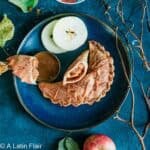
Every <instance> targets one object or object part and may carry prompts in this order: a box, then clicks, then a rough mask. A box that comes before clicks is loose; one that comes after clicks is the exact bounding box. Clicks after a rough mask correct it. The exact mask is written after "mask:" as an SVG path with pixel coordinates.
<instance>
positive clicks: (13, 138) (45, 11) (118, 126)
mask: <svg viewBox="0 0 150 150" xmlns="http://www.w3.org/2000/svg"><path fill="white" fill-rule="evenodd" d="M125 4H126V6H125V8H126V9H125V12H126V13H125V15H126V16H130V19H131V20H132V21H133V22H134V23H135V25H136V26H135V31H136V32H137V33H138V32H139V29H140V22H139V21H138V19H137V18H139V17H138V16H139V15H140V9H138V8H137V7H136V5H137V1H136V0H129V1H127V0H125ZM112 5H114V4H113V3H112ZM37 8H40V9H41V11H42V13H41V14H40V15H39V16H37V14H36V11H35V10H33V12H32V13H28V14H24V13H22V12H21V11H20V10H19V9H18V8H17V7H15V6H14V5H12V4H10V3H8V1H7V0H0V16H1V17H2V16H3V14H4V13H6V14H7V15H8V17H10V18H11V19H12V20H13V22H14V24H15V26H16V32H15V38H14V39H13V40H12V41H10V42H9V43H8V44H7V45H6V48H7V49H8V52H9V54H11V55H13V54H15V53H16V51H17V48H18V46H19V44H20V42H21V41H22V39H23V38H24V37H25V35H26V34H27V33H28V32H29V31H30V30H31V29H32V27H34V26H35V25H36V24H37V23H39V22H40V21H42V20H43V19H45V18H47V17H50V16H52V15H54V14H56V13H64V12H80V13H85V14H89V15H92V16H96V17H98V18H100V19H101V20H103V21H105V22H107V20H106V18H105V16H104V15H103V9H102V7H101V5H100V4H98V3H97V2H96V0H86V1H85V2H84V3H82V4H79V5H76V6H67V5H62V4H59V3H57V2H56V1H55V0H45V1H42V0H40V2H39V4H38V6H37ZM135 8H136V9H135ZM134 9H135V10H134ZM112 15H115V12H114V14H112ZM130 40H131V41H132V40H133V39H132V38H131V39H130ZM143 41H144V49H145V53H146V55H147V56H148V59H149V60H150V33H149V32H148V30H147V28H146V26H145V28H144V38H143ZM6 57H7V56H6V55H5V54H4V53H3V51H0V59H1V60H2V59H5V58H6ZM134 58H135V64H134V65H135V66H134V67H135V72H134V73H135V74H136V75H137V76H138V78H139V79H140V80H142V81H143V83H144V87H145V88H147V87H148V86H149V85H150V74H149V73H148V72H146V71H144V70H143V68H142V63H141V61H140V59H139V57H138V55H137V54H136V53H135V54H134ZM132 84H133V87H134V92H135V100H136V105H135V122H136V126H137V128H138V129H139V130H140V131H142V129H143V126H144V124H145V123H146V122H147V120H148V119H149V116H148V112H147V109H146V105H145V102H144V99H143V97H142V93H141V91H140V88H139V86H138V84H137V82H136V80H133V82H132ZM130 108H131V100H130V96H128V98H127V99H126V101H125V104H124V106H123V108H122V111H121V115H122V116H124V117H125V118H128V117H129V113H130ZM93 133H103V134H106V135H108V136H110V137H111V138H112V139H113V140H114V141H115V143H116V146H117V149H118V150H133V149H135V150H140V149H141V148H140V144H139V142H138V139H137V137H136V136H135V134H134V133H133V131H132V130H131V129H130V128H129V127H128V126H127V125H126V124H123V123H122V122H118V121H116V120H113V119H112V117H111V118H110V119H108V120H107V121H105V122H104V123H102V124H100V125H99V126H97V127H95V128H92V129H90V130H87V131H84V132H80V133H74V134H71V133H65V132H60V131H56V130H52V129H49V128H47V127H45V126H43V125H41V124H40V123H38V122H36V121H35V120H34V119H32V118H31V117H30V116H29V115H28V114H27V113H26V112H25V110H24V109H23V107H22V106H21V105H20V103H19V101H18V98H17V96H16V93H15V90H14V85H13V79H12V75H11V74H10V73H6V74H4V75H3V76H1V77H0V143H5V144H7V143H10V144H11V143H15V144H23V143H40V144H42V149H43V150H48V149H49V150H55V149H57V142H58V140H59V139H61V138H62V137H64V136H66V135H68V134H69V135H71V136H72V137H73V138H75V139H76V140H77V141H78V142H79V143H80V145H82V143H83V141H84V140H85V138H86V137H87V136H89V135H91V134H93ZM149 141H150V132H149V133H148V135H147V138H146V139H145V143H146V147H147V149H150V142H149ZM81 148H82V146H81ZM0 149H1V148H0Z"/></svg>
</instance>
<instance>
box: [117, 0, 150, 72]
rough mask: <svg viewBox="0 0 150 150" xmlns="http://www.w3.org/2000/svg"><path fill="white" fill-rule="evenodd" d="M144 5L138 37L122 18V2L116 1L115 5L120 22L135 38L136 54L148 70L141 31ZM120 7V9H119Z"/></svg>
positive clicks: (144, 6) (149, 67)
mask: <svg viewBox="0 0 150 150" xmlns="http://www.w3.org/2000/svg"><path fill="white" fill-rule="evenodd" d="M146 7H147V6H146V5H145V4H143V7H142V8H143V13H142V18H141V33H140V38H139V37H138V36H137V35H136V34H135V32H133V30H132V29H131V28H130V27H128V25H127V24H126V22H125V20H124V17H123V12H122V11H123V8H122V2H120V0H119V2H118V5H117V13H118V15H119V17H120V19H121V21H122V24H123V25H124V26H125V28H126V29H127V30H128V31H129V32H130V34H131V35H132V36H133V37H134V38H135V39H136V40H137V43H138V45H137V46H135V47H136V48H138V51H137V52H138V54H139V56H140V58H141V60H142V61H143V64H144V67H145V68H146V69H147V71H150V65H149V62H148V61H147V58H146V56H145V53H144V49H143V40H142V38H143V31H144V18H145V10H146ZM119 8H121V10H120V9H119Z"/></svg>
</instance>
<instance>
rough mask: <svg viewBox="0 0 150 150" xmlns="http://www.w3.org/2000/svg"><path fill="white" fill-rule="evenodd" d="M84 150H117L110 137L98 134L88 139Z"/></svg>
mask: <svg viewBox="0 0 150 150" xmlns="http://www.w3.org/2000/svg"><path fill="white" fill-rule="evenodd" d="M83 150H116V146H115V143H114V142H113V141H112V139H111V138H109V137H108V136H106V135H103V134H96V135H92V136H90V137H88V138H87V139H86V141H85V142H84V146H83Z"/></svg>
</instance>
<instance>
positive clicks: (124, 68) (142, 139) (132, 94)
mask: <svg viewBox="0 0 150 150" xmlns="http://www.w3.org/2000/svg"><path fill="white" fill-rule="evenodd" d="M117 30H118V27H117V28H116V31H115V33H116V48H117V50H118V54H119V57H120V59H121V64H122V67H123V71H124V74H125V77H126V80H127V82H128V84H129V87H130V92H131V97H132V107H131V116H130V121H126V120H124V119H123V118H122V117H120V116H119V114H117V117H116V118H115V119H117V120H119V121H121V122H124V123H128V124H129V125H130V127H131V128H132V129H133V131H134V133H135V134H136V135H137V137H138V139H139V141H140V143H141V146H142V150H146V148H145V143H144V138H143V136H141V135H140V133H139V132H138V130H137V129H136V127H135V124H134V112H135V96H134V91H133V88H132V85H131V83H130V80H129V77H128V75H127V71H126V67H125V64H124V60H123V58H122V55H121V52H120V49H119V46H118V34H117ZM129 122H130V123H129ZM147 131H148V130H147Z"/></svg>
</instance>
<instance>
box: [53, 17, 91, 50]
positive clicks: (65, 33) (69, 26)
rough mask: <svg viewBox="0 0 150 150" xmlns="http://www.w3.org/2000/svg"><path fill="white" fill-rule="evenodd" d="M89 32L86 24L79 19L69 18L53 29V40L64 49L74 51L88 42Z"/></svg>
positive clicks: (58, 23) (57, 23)
mask: <svg viewBox="0 0 150 150" xmlns="http://www.w3.org/2000/svg"><path fill="white" fill-rule="evenodd" d="M87 36H88V31H87V27H86V25H85V23H84V22H83V21H82V20H81V19H80V18H78V17H75V16H69V17H64V18H61V19H60V20H58V21H57V22H56V24H55V27H54V29H53V40H54V42H55V43H56V45H58V46H59V47H61V48H62V49H65V50H67V51H72V50H75V49H77V48H79V47H80V46H81V45H83V44H84V43H85V41H86V40H87Z"/></svg>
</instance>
